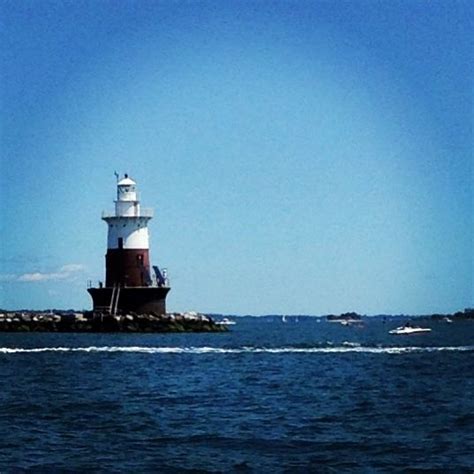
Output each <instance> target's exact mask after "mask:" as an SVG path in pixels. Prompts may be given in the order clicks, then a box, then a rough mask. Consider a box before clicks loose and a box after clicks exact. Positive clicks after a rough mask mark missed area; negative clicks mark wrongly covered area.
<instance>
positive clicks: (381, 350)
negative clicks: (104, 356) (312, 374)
mask: <svg viewBox="0 0 474 474" xmlns="http://www.w3.org/2000/svg"><path fill="white" fill-rule="evenodd" d="M41 352H86V353H95V352H106V353H117V352H118V353H120V352H122V353H136V354H259V353H265V354H334V353H336V354H344V353H363V354H411V353H420V352H474V346H445V347H422V346H407V347H402V346H397V347H393V346H390V347H368V346H361V345H359V344H357V343H343V345H341V346H330V347H319V346H316V347H291V346H290V347H251V346H243V347H236V348H224V347H147V346H89V347H34V348H23V347H0V354H32V353H33V354H36V353H41Z"/></svg>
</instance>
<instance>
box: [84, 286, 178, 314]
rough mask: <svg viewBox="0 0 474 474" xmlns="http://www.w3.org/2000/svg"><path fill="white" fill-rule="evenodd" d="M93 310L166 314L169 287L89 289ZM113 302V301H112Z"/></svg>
mask: <svg viewBox="0 0 474 474" xmlns="http://www.w3.org/2000/svg"><path fill="white" fill-rule="evenodd" d="M87 291H88V292H89V294H90V295H91V297H92V301H93V305H94V307H93V310H94V311H101V312H105V313H115V312H134V313H137V314H146V313H157V314H166V295H167V294H168V291H170V288H169V287H167V286H159V287H156V286H135V287H122V288H120V289H119V288H115V289H114V288H110V287H106V288H88V290H87ZM112 300H113V301H112Z"/></svg>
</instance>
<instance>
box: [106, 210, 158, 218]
mask: <svg viewBox="0 0 474 474" xmlns="http://www.w3.org/2000/svg"><path fill="white" fill-rule="evenodd" d="M110 217H153V209H152V208H151V207H142V208H140V211H139V212H138V213H137V212H136V211H135V212H133V210H132V212H131V213H130V214H128V213H127V214H125V215H122V216H117V214H115V212H109V211H102V219H108V218H110Z"/></svg>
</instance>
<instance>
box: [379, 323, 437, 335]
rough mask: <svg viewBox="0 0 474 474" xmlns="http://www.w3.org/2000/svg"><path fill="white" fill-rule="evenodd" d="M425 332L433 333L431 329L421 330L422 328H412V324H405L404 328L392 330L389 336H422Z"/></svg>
mask: <svg viewBox="0 0 474 474" xmlns="http://www.w3.org/2000/svg"><path fill="white" fill-rule="evenodd" d="M425 332H431V329H430V328H421V327H420V326H412V325H411V324H410V323H407V324H405V325H404V326H400V327H398V328H396V329H392V330H391V331H388V333H389V334H393V335H395V336H404V335H409V334H421V333H425Z"/></svg>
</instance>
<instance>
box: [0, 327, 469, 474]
mask: <svg viewBox="0 0 474 474" xmlns="http://www.w3.org/2000/svg"><path fill="white" fill-rule="evenodd" d="M395 325H396V323H394V322H387V323H383V322H382V321H380V320H378V321H369V322H367V323H366V324H365V326H364V327H362V328H356V327H343V326H340V325H338V324H334V323H327V322H319V323H317V322H316V320H314V319H312V320H301V319H300V320H299V321H298V322H294V321H290V322H288V323H286V324H285V323H282V322H281V321H280V320H277V319H275V320H273V321H270V320H263V319H262V320H259V319H246V320H242V321H239V322H238V324H237V325H236V326H234V327H233V328H232V331H231V332H230V333H228V334H188V335H185V334H179V335H178V334H176V335H170V334H163V335H159V334H157V335H150V334H141V335H124V334H121V335H113V334H110V335H107V334H106V335H96V334H77V335H73V334H40V333H36V334H6V333H2V334H0V381H1V382H0V383H1V389H0V471H1V472H22V471H23V470H25V471H26V470H33V471H40V472H41V471H42V472H57V471H61V470H67V471H79V470H90V471H111V472H118V471H126V472H144V471H146V472H151V471H153V472H255V473H261V472H282V473H295V472H323V473H324V472H345V471H346V472H397V471H404V472H433V471H436V470H438V471H439V472H472V471H473V469H474V322H467V321H466V322H455V323H453V324H447V323H443V322H432V323H429V325H430V326H431V327H432V328H433V331H432V332H431V333H429V334H424V335H418V336H389V335H388V330H389V329H391V328H393V327H394V326H395Z"/></svg>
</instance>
